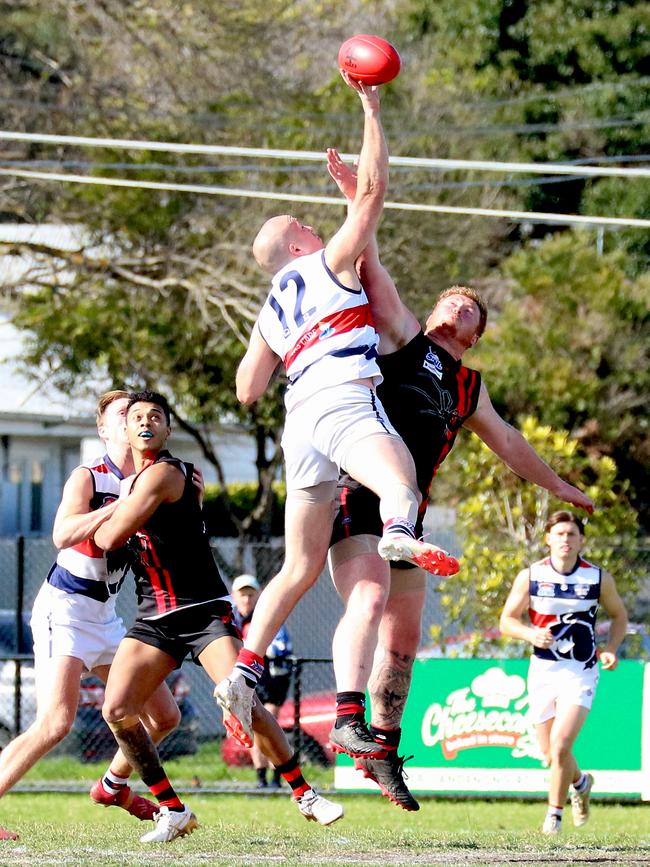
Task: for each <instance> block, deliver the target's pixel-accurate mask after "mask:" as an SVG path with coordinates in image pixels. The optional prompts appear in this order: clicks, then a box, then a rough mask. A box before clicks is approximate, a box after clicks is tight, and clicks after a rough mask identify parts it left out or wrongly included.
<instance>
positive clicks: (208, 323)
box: [5, 207, 282, 535]
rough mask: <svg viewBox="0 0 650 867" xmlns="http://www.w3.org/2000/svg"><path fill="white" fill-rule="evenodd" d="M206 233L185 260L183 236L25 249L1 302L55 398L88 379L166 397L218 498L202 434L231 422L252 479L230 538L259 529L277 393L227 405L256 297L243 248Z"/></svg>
mask: <svg viewBox="0 0 650 867" xmlns="http://www.w3.org/2000/svg"><path fill="white" fill-rule="evenodd" d="M154 210H155V209H154V208H153V207H150V211H149V212H150V215H151V218H152V220H153V222H156V218H155V214H154V213H153V212H154ZM161 220H162V218H161ZM161 220H159V221H158V222H159V223H160V221H161ZM196 228H197V227H196V224H193V225H192V228H191V230H189V234H190V235H191V236H192V237H193V232H194V231H195V230H196ZM233 231H234V230H233ZM217 234H218V239H217V237H215V236H214V235H209V233H208V230H207V229H206V232H204V233H203V234H202V236H201V237H202V246H199V245H197V244H195V245H194V246H193V247H192V254H191V255H190V252H189V246H188V245H189V244H190V241H189V240H188V239H187V238H178V239H177V242H176V243H175V244H174V246H173V247H172V246H171V245H166V246H165V247H164V248H160V247H156V246H155V245H153V244H152V245H150V247H149V248H148V250H147V252H146V255H145V254H143V252H142V251H141V250H136V251H132V250H129V249H122V248H120V247H118V246H116V243H115V242H114V243H113V244H112V245H111V246H109V245H105V247H104V249H103V250H102V249H98V248H97V247H94V246H93V245H92V243H90V242H89V243H88V244H87V247H83V246H82V247H81V248H80V249H79V250H77V251H73V252H69V253H65V252H62V251H60V250H53V249H48V248H38V249H36V248H34V246H33V245H32V246H30V247H28V248H27V249H26V250H25V252H27V253H28V255H31V256H32V257H35V258H34V265H33V267H32V272H31V274H29V275H27V277H26V278H23V282H24V283H27V284H28V285H29V289H28V290H27V291H22V290H20V291H14V292H12V293H11V301H10V306H11V308H12V309H13V321H14V323H15V325H16V326H17V327H18V328H20V329H23V330H24V332H25V347H26V348H25V353H24V357H23V363H24V364H25V366H26V370H27V372H28V373H31V375H32V376H35V377H40V378H41V379H42V381H43V382H47V383H49V384H53V385H55V386H56V387H58V388H60V389H61V390H63V391H64V392H65V393H79V392H80V391H81V390H82V389H84V387H86V388H87V384H88V382H90V383H92V385H91V387H92V388H94V389H95V390H96V388H97V386H96V383H97V381H98V379H101V378H104V381H105V382H109V383H115V384H116V385H118V386H121V387H124V386H126V387H131V388H137V389H140V388H142V387H152V388H156V389H158V390H160V391H162V392H164V393H165V394H167V395H169V396H170V399H171V403H172V406H173V411H174V415H175V421H176V424H177V425H179V426H180V427H182V428H183V429H185V430H186V431H188V432H189V433H190V434H191V435H192V436H194V437H195V439H196V440H197V441H198V443H199V445H200V446H201V448H202V449H203V453H204V455H205V458H206V459H207V460H208V461H210V463H212V464H213V465H214V466H215V468H216V470H217V474H218V477H219V479H220V482H221V491H222V495H223V496H224V497H226V486H225V482H224V474H223V469H222V466H221V462H220V459H219V455H218V452H217V451H216V449H215V446H214V437H213V433H214V432H215V431H216V430H218V428H219V426H220V423H221V421H222V420H224V419H226V420H227V419H229V418H230V419H232V418H235V419H238V420H239V421H240V423H241V424H242V425H243V426H244V427H245V428H246V429H248V430H249V431H250V433H251V434H252V436H253V437H254V439H255V443H256V446H257V469H258V479H259V485H258V494H257V497H256V501H255V508H254V509H253V511H252V512H251V513H250V514H249V515H248V516H247V517H245V518H244V519H243V520H239V519H237V518H236V517H235V516H234V515H233V516H232V517H233V520H234V521H235V523H236V524H237V526H238V528H239V531H240V533H241V534H242V535H246V534H252V535H256V534H259V533H260V532H261V533H262V534H263V533H264V532H265V527H266V526H267V524H268V519H269V514H270V508H271V501H272V490H271V484H272V482H273V479H274V478H275V476H276V475H277V470H278V466H279V463H280V460H281V457H280V450H279V441H278V440H279V431H280V430H281V423H282V409H281V399H280V396H279V394H278V389H277V387H276V389H275V390H273V391H272V392H271V393H270V394H269V395H268V396H267V398H265V400H263V401H261V402H259V404H258V405H256V406H255V407H254V408H253V409H251V410H244V409H242V408H241V407H240V405H239V404H238V402H237V400H236V397H235V392H234V379H235V370H236V367H237V364H238V362H239V359H240V357H241V354H242V351H243V345H244V344H245V343H246V342H247V335H248V329H249V328H250V324H251V322H252V321H254V319H255V316H256V313H257V308H258V307H259V304H260V298H259V292H258V290H257V289H256V288H255V286H254V283H253V280H252V279H251V280H250V283H247V282H246V272H247V271H250V263H249V261H248V258H249V257H248V251H247V250H246V249H244V248H242V247H241V246H240V245H239V244H237V243H234V242H233V240H232V237H229V236H228V235H227V234H226V233H225V231H224V234H219V230H218V229H217ZM16 252H21V248H20V247H18V248H17V249H16ZM235 260H239V263H238V266H236V265H235ZM238 272H239V274H240V275H241V276H240V278H239V279H238V280H237V281H236V282H233V279H232V277H233V276H234V275H235V274H237V273H238ZM226 275H230V277H228V276H226ZM5 291H6V292H7V291H8V290H7V287H5ZM5 297H6V296H5ZM269 451H270V454H268V455H267V452H269Z"/></svg>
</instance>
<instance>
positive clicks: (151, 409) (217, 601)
mask: <svg viewBox="0 0 650 867" xmlns="http://www.w3.org/2000/svg"><path fill="white" fill-rule="evenodd" d="M126 421H127V433H128V436H129V442H130V443H131V448H132V450H133V460H134V466H135V471H136V475H135V478H134V480H133V481H132V483H131V486H130V492H129V494H128V496H127V497H126V498H125V499H123V500H121V501H120V503H119V505H118V506H117V508H116V509H115V510H114V512H113V514H112V515H111V517H110V518H109V519H108V520H107V521H105V522H104V523H103V524H102V525H101V526H100V527H99V528H98V530H97V532H96V534H95V542H96V543H97V545H98V546H99V547H100V548H102V549H104V550H107V551H111V550H113V549H115V548H120V547H122V546H123V545H124V544H128V547H129V549H130V552H131V555H132V562H131V567H132V569H133V572H134V575H135V579H136V589H137V595H138V614H137V618H136V621H135V623H134V625H133V626H132V627H131V629H130V630H129V631H128V633H127V635H126V637H125V638H124V639H123V640H122V642H121V643H120V646H119V648H118V651H117V653H116V655H115V662H114V665H113V667H112V669H111V674H110V676H109V679H108V683H107V686H106V696H105V700H104V707H103V715H104V719H105V720H106V722H107V723H108V725H109V726H110V728H111V730H112V731H113V734H114V735H115V739H116V741H117V743H118V744H119V746H120V748H121V750H122V752H123V753H124V755H126V756H127V758H128V760H129V762H130V763H131V765H132V767H133V768H134V769H135V770H136V771H137V773H138V774H139V775H140V776H141V778H142V780H143V781H144V783H145V784H146V785H147V786H148V787H149V789H150V791H151V792H152V794H153V795H154V796H155V797H156V799H157V800H158V803H159V810H158V812H157V813H156V815H155V817H154V818H155V822H156V827H155V828H154V830H153V831H150V832H149V833H147V834H144V835H143V836H142V837H141V838H140V839H141V842H143V843H166V842H169V841H171V840H173V839H175V838H176V837H180V836H185V835H187V834H190V833H192V831H194V829H195V828H196V827H197V821H196V817H195V816H194V814H193V813H192V812H191V810H190V809H189V807H188V806H186V805H185V804H183V802H182V801H181V800H180V799H179V797H178V795H177V794H176V792H175V791H174V788H173V786H172V785H171V783H170V782H169V779H168V778H167V775H166V774H165V771H164V769H163V767H162V765H161V763H160V759H159V757H158V752H157V750H156V748H155V746H154V744H153V742H152V740H151V738H150V737H149V735H148V733H147V731H146V729H145V728H144V726H143V725H142V723H141V721H140V714H141V711H142V708H143V706H144V705H145V704H146V703H147V701H148V700H149V698H150V696H151V695H152V694H153V693H154V692H155V690H156V689H157V688H158V687H159V685H160V684H161V683H162V682H163V681H164V679H165V677H166V676H167V675H168V674H170V673H171V672H172V671H174V669H176V668H179V667H180V666H181V664H182V662H183V660H184V659H185V657H186V656H187V655H188V654H191V655H192V658H193V659H194V661H195V662H197V663H200V664H201V665H202V666H203V668H204V669H205V671H206V672H207V674H208V675H209V676H210V678H211V679H212V680H213V681H214V682H215V683H217V682H218V681H219V680H220V679H221V678H223V677H224V675H225V673H226V672H227V671H229V670H230V669H231V667H232V666H233V664H234V663H235V661H236V659H237V651H238V650H239V647H240V646H241V643H240V641H239V640H238V638H237V630H236V628H235V626H234V625H233V623H232V607H231V605H230V596H229V594H228V590H227V589H226V587H225V585H224V583H223V581H222V579H221V575H220V574H219V570H218V568H217V566H216V564H215V562H214V559H213V557H212V552H211V550H210V544H209V540H208V537H207V535H206V532H205V527H204V524H203V517H202V515H201V508H200V505H199V501H198V497H197V495H196V491H195V490H194V488H193V485H192V481H191V478H192V472H191V465H188V464H185V463H183V462H182V461H181V460H179V459H178V458H175V457H173V456H172V455H171V454H170V453H169V452H168V451H166V449H165V445H166V443H167V439H168V437H169V434H170V432H171V428H170V413H169V407H168V405H167V402H166V400H165V398H164V397H162V396H161V395H158V394H155V393H154V392H139V393H137V394H133V395H131V396H130V400H129V404H128V407H127V417H126ZM253 729H254V731H255V733H256V737H257V738H258V740H259V744H260V747H261V748H262V749H263V750H264V752H265V753H266V754H267V755H268V756H269V758H270V759H271V761H272V762H273V764H274V765H275V766H276V767H277V768H278V770H279V771H280V773H281V775H282V777H283V778H284V779H285V780H286V781H287V783H288V784H289V786H290V787H291V790H292V794H293V797H294V799H295V801H296V804H297V806H298V809H299V810H300V812H301V813H302V815H303V816H305V818H307V819H309V820H314V821H318V822H320V824H322V825H329V824H331V823H332V822H335V821H336V820H337V819H340V818H341V816H342V815H343V808H342V807H340V806H339V805H338V804H334V803H332V802H331V801H328V800H326V799H325V798H322V797H321V796H320V795H317V794H316V793H315V792H314V791H313V790H312V789H311V787H310V786H309V785H308V784H307V783H306V782H305V779H304V777H303V776H302V774H301V771H300V768H299V767H298V762H297V759H296V756H295V755H292V752H291V750H290V748H289V745H288V743H287V739H286V737H285V735H284V732H283V731H282V729H281V728H280V727H279V725H278V723H277V722H276V720H275V719H274V718H273V717H272V716H271V715H270V714H269V713H268V711H266V710H265V709H264V708H263V707H262V706H261V704H260V703H259V702H254V706H253Z"/></svg>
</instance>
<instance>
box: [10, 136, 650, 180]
mask: <svg viewBox="0 0 650 867" xmlns="http://www.w3.org/2000/svg"><path fill="white" fill-rule="evenodd" d="M0 141H26V142H36V143H41V144H67V145H79V146H82V147H103V148H116V149H126V150H144V151H160V152H164V153H182V154H222V155H229V156H249V157H255V158H264V159H285V160H286V159H290V160H306V161H311V162H314V161H315V162H323V161H324V160H325V155H324V154H323V153H322V152H321V151H290V150H279V149H276V148H242V147H232V146H227V145H197V144H178V143H174V142H157V141H139V140H136V139H112V138H93V137H89V136H66V135H45V134H41V133H26V132H7V131H3V130H0ZM341 157H342V159H347V160H352V159H354V158H355V157H356V154H341ZM390 163H391V165H396V166H410V167H418V168H432V169H463V170H474V171H488V172H523V173H531V174H548V173H549V172H551V173H553V174H558V175H561V174H564V175H569V174H571V175H574V174H575V175H580V176H581V177H605V176H609V177H636V178H650V168H610V167H609V166H575V165H567V164H562V163H505V162H495V161H491V160H448V159H429V158H426V157H390Z"/></svg>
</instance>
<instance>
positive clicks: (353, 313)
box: [257, 250, 381, 410]
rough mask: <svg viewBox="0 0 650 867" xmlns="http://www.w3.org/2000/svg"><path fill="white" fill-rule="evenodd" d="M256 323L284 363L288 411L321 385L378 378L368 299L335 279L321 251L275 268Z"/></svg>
mask: <svg viewBox="0 0 650 867" xmlns="http://www.w3.org/2000/svg"><path fill="white" fill-rule="evenodd" d="M257 324H258V328H259V330H260V334H261V335H262V337H263V338H264V340H265V341H266V343H267V344H268V345H269V346H270V348H271V349H272V350H273V352H275V353H276V355H279V356H280V358H281V359H282V360H283V362H284V366H285V368H286V371H287V377H288V379H289V388H288V389H287V394H286V396H285V402H286V406H287V409H288V410H289V409H292V408H293V407H295V406H296V405H297V404H298V403H300V401H301V400H304V399H305V398H306V397H311V395H313V394H314V393H315V392H317V391H319V390H320V389H322V388H324V387H328V386H332V385H339V384H340V383H343V382H351V381H352V380H354V379H362V378H365V377H374V379H375V383H379V382H381V372H380V370H379V366H378V364H377V345H378V343H379V336H378V334H377V332H376V331H375V328H374V324H373V320H372V316H371V313H370V305H369V304H368V297H367V296H366V293H365V291H364V290H363V289H362V288H359V289H349V288H346V287H345V286H343V284H342V283H340V282H339V281H338V280H337V278H336V276H335V275H334V274H333V273H332V271H330V269H329V268H328V267H327V264H326V262H325V251H324V250H318V251H317V252H316V253H310V254H309V255H307V256H299V257H298V258H297V259H295V260H294V261H292V262H291V263H289V265H287V266H286V267H285V268H283V269H282V270H281V271H278V273H277V274H276V275H275V276H274V278H273V280H272V289H271V291H270V293H269V295H268V297H267V299H266V301H265V303H264V306H263V307H262V310H261V311H260V315H259V318H258V321H257Z"/></svg>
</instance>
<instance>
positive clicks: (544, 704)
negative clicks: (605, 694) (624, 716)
mask: <svg viewBox="0 0 650 867" xmlns="http://www.w3.org/2000/svg"><path fill="white" fill-rule="evenodd" d="M599 674H600V672H599V669H598V663H596V665H594V666H593V668H585V667H584V663H582V662H574V661H573V660H571V659H568V660H555V659H540V658H539V657H537V656H531V658H530V667H529V669H528V702H529V709H530V710H529V712H530V717H531V719H532V721H533V722H534V723H535V725H539V724H540V723H543V722H546V720H549V719H552V718H553V717H554V716H555V709H556V707H557V706H558V705H562V704H564V705H571V704H575V705H579V706H580V707H586V708H587V709H590V708H591V703H592V702H593V700H594V695H595V694H596V687H597V686H598V677H599Z"/></svg>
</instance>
